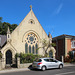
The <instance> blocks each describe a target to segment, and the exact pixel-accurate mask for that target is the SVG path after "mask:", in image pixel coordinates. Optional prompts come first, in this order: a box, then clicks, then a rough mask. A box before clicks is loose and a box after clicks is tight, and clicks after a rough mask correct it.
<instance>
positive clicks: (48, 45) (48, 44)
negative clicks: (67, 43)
mask: <svg viewBox="0 0 75 75" xmlns="http://www.w3.org/2000/svg"><path fill="white" fill-rule="evenodd" d="M50 41H51V40H49V41H47V40H46V39H43V40H42V47H39V48H38V49H40V48H43V51H44V56H45V57H48V48H51V47H54V46H56V44H55V43H51V42H50Z"/></svg>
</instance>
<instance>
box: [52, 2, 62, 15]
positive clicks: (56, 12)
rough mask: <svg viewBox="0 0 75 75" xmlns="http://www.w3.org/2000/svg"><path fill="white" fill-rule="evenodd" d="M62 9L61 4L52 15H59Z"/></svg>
mask: <svg viewBox="0 0 75 75" xmlns="http://www.w3.org/2000/svg"><path fill="white" fill-rule="evenodd" d="M62 7H63V3H61V4H60V5H59V6H58V7H57V8H56V9H55V11H54V13H53V14H59V13H60V12H61V9H62Z"/></svg>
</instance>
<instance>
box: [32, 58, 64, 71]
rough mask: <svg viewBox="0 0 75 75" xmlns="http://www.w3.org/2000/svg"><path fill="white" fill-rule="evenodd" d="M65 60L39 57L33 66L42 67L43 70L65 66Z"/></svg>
mask: <svg viewBox="0 0 75 75" xmlns="http://www.w3.org/2000/svg"><path fill="white" fill-rule="evenodd" d="M63 66H64V65H63V62H60V61H58V60H56V59H54V58H39V59H37V60H36V61H34V62H33V64H32V67H33V68H36V69H41V70H42V71H44V70H46V69H50V68H60V69H62V68H63Z"/></svg>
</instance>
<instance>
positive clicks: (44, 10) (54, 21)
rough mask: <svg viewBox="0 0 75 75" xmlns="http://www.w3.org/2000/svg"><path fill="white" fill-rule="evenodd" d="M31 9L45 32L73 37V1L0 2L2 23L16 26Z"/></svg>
mask: <svg viewBox="0 0 75 75" xmlns="http://www.w3.org/2000/svg"><path fill="white" fill-rule="evenodd" d="M30 5H32V7H33V8H32V9H33V12H34V14H35V15H36V17H37V19H38V20H39V22H40V24H41V25H42V27H43V28H44V30H45V32H46V33H47V34H48V32H51V34H52V36H53V37H56V36H59V35H62V34H67V35H74V36H75V0H0V17H3V22H8V23H10V24H18V25H19V23H20V22H21V21H22V20H23V19H24V17H25V16H26V15H27V14H28V13H29V11H30V8H29V6H30Z"/></svg>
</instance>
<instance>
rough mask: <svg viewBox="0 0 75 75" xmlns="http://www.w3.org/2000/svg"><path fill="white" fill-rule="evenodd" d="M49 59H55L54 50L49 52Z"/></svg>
mask: <svg viewBox="0 0 75 75" xmlns="http://www.w3.org/2000/svg"><path fill="white" fill-rule="evenodd" d="M49 57H51V58H53V51H52V50H50V51H49Z"/></svg>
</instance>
